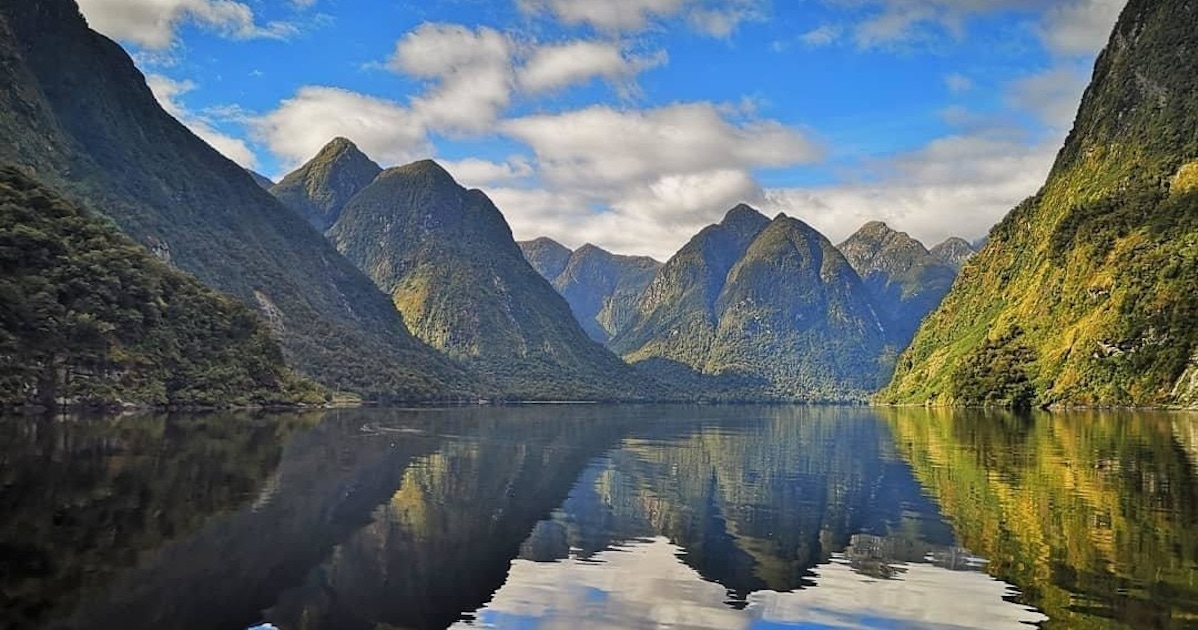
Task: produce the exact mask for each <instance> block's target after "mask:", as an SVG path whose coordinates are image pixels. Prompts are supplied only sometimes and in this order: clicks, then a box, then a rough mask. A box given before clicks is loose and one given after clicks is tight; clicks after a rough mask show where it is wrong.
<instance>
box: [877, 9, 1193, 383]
mask: <svg viewBox="0 0 1198 630" xmlns="http://www.w3.org/2000/svg"><path fill="white" fill-rule="evenodd" d="M1195 23H1198V4H1195V3H1194V2H1190V1H1188V0H1151V1H1150V0H1131V1H1130V2H1128V3H1127V6H1126V7H1125V8H1124V10H1123V13H1122V15H1121V16H1120V18H1119V21H1118V23H1117V24H1116V26H1115V29H1114V33H1113V34H1112V36H1111V39H1110V43H1109V44H1108V45H1107V47H1106V49H1105V50H1104V51H1103V53H1102V54H1101V55H1100V56H1099V58H1098V61H1097V63H1096V64H1095V67H1094V76H1093V80H1092V82H1091V84H1090V86H1089V88H1088V89H1087V90H1086V93H1085V96H1084V98H1083V99H1082V103H1081V107H1080V109H1079V111H1078V114H1077V119H1076V121H1075V123H1074V126H1073V130H1072V132H1071V133H1070V134H1069V137H1068V139H1067V140H1066V141H1065V146H1064V148H1063V149H1062V150H1061V152H1060V153H1059V154H1058V156H1057V161H1056V163H1055V164H1054V166H1053V169H1052V171H1051V172H1050V174H1049V176H1048V180H1047V182H1046V183H1045V185H1044V187H1043V188H1042V189H1041V190H1040V192H1039V193H1037V194H1036V195H1035V196H1034V197H1032V198H1030V199H1028V200H1027V201H1025V202H1024V203H1022V204H1020V205H1019V206H1018V207H1017V208H1015V209H1014V210H1013V211H1012V212H1011V213H1010V214H1009V215H1007V217H1006V218H1005V219H1004V220H1003V221H1002V222H1001V223H1000V224H999V225H997V226H995V227H994V229H993V230H991V232H990V238H989V242H988V243H987V244H986V246H985V248H984V249H983V250H982V251H981V253H979V254H978V256H977V257H976V258H975V259H973V261H971V262H970V264H969V265H967V266H966V267H965V269H964V272H963V274H962V277H961V278H960V279H959V280H958V281H957V282H956V284H955V285H954V288H953V290H952V291H951V292H950V293H949V295H948V297H947V298H946V299H945V300H944V302H943V304H942V306H941V307H940V309H939V310H937V311H936V312H934V313H933V314H932V315H931V316H930V317H929V318H928V320H927V321H926V322H925V324H924V325H923V327H922V328H921V329H920V331H919V334H918V335H917V336H916V337H915V339H914V341H913V342H912V344H911V347H910V349H909V350H908V351H907V353H906V354H905V355H904V356H903V357H902V359H901V360H900V361H899V364H898V370H897V372H896V374H895V378H894V381H893V382H892V384H891V386H890V387H889V388H888V389H887V390H886V391H885V392H883V394H882V400H885V401H890V402H906V403H924V402H928V401H930V402H933V403H937V404H991V405H1054V404H1062V405H1064V404H1070V405H1131V406H1142V405H1159V404H1170V403H1178V404H1194V402H1195V401H1198V326H1194V325H1193V322H1195V321H1198V292H1195V291H1194V290H1193V289H1194V287H1195V286H1198V248H1195V247H1194V246H1193V244H1194V242H1195V240H1196V239H1198V105H1196V103H1198V78H1196V76H1198V75H1195V73H1194V72H1193V71H1192V68H1194V67H1195V66H1198V31H1196V30H1195V29H1194V28H1193V25H1194V24H1195Z"/></svg>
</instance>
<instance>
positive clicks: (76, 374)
mask: <svg viewBox="0 0 1198 630" xmlns="http://www.w3.org/2000/svg"><path fill="white" fill-rule="evenodd" d="M0 269H3V270H4V274H3V275H2V276H0V295H3V296H4V306H3V307H0V374H3V375H4V377H3V378H0V407H9V406H21V405H32V404H40V405H43V406H46V407H53V406H55V404H56V403H57V401H59V400H66V401H68V402H70V403H80V404H85V405H89V406H110V405H117V404H121V403H132V404H141V405H165V404H171V405H215V406H224V405H230V404H241V405H245V404H250V403H257V404H271V403H286V402H297V401H300V400H302V399H303V398H305V397H308V398H309V399H310V400H309V401H310V402H317V401H319V400H320V398H319V397H316V394H317V392H316V390H315V389H314V388H311V387H308V386H307V385H306V384H305V383H303V382H300V381H298V380H297V379H295V378H294V377H293V376H292V375H291V372H290V370H288V369H287V367H286V365H285V364H284V363H283V352H282V350H281V349H280V348H279V345H278V343H276V342H275V340H274V339H272V338H271V336H270V331H269V330H267V328H266V326H265V325H264V324H262V323H261V322H260V321H259V320H258V317H257V316H256V315H255V314H254V312H253V311H251V310H250V309H249V308H247V307H246V306H244V305H242V304H241V303H239V302H237V301H235V300H233V299H231V298H228V297H225V296H223V295H220V294H218V293H216V292H214V291H212V290H210V289H208V288H207V287H205V286H204V285H202V284H200V282H199V281H198V280H196V279H195V278H193V277H191V276H190V275H188V274H185V273H183V272H181V271H178V270H177V269H173V268H171V267H170V266H169V265H167V264H166V263H164V262H162V261H161V260H159V259H157V258H155V257H154V256H153V255H152V254H150V252H148V251H146V250H145V248H143V247H140V246H138V245H137V244H136V243H134V242H133V241H131V240H129V238H127V237H126V236H125V235H123V234H121V233H120V232H118V231H117V230H116V229H114V228H113V227H112V226H111V225H109V224H107V223H105V222H103V221H101V220H100V219H98V218H96V217H95V216H93V215H92V214H90V213H88V212H85V211H83V210H81V209H79V208H78V207H76V206H75V205H74V204H72V203H70V202H68V201H66V200H64V199H63V198H62V197H61V196H59V195H58V193H56V192H54V191H52V190H49V189H47V188H45V187H44V186H42V185H41V184H39V183H37V182H36V181H34V180H32V179H30V178H29V177H27V176H26V175H24V174H23V173H22V172H21V171H19V170H17V169H15V168H11V167H0Z"/></svg>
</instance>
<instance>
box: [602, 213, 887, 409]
mask: <svg viewBox="0 0 1198 630" xmlns="http://www.w3.org/2000/svg"><path fill="white" fill-rule="evenodd" d="M886 341H887V340H886V334H885V331H884V329H883V327H882V322H881V321H880V320H879V318H878V316H877V314H876V313H875V312H874V309H873V306H872V304H871V303H870V298H869V293H868V291H867V290H866V288H865V286H864V285H863V284H862V282H861V279H860V278H859V277H858V275H857V273H856V272H855V271H854V270H853V268H852V266H851V265H850V264H849V262H848V261H847V260H846V259H845V258H844V256H843V255H842V254H841V253H840V252H839V251H837V250H836V248H835V247H834V246H833V245H832V243H831V242H829V241H828V239H827V238H825V237H824V236H823V235H822V234H820V233H819V232H817V231H816V230H814V229H813V228H811V227H810V226H808V225H806V224H805V223H803V222H802V221H799V220H797V219H792V218H790V217H787V216H785V215H779V216H778V217H776V218H775V219H774V220H772V221H771V220H769V219H767V218H766V217H765V216H763V215H761V214H760V213H758V212H757V211H756V210H753V209H752V208H749V207H748V206H738V207H737V208H735V209H733V210H732V211H731V212H729V213H728V215H727V216H726V217H725V218H724V220H723V221H722V222H721V223H720V224H718V225H714V226H709V227H707V228H705V229H704V230H703V231H701V232H700V233H699V234H698V235H696V236H695V237H694V238H693V239H691V241H690V242H689V243H687V244H686V245H685V246H684V247H683V248H682V249H681V250H679V252H678V253H677V254H675V255H674V257H673V258H671V259H670V260H669V261H668V262H667V263H666V264H665V265H664V266H663V267H662V268H661V269H660V270H659V271H658V272H657V275H656V277H655V278H654V279H653V281H652V282H651V283H650V285H649V288H648V289H646V291H645V292H644V294H643V295H642V297H641V300H640V303H639V304H638V313H637V318H636V319H635V321H634V322H633V323H632V324H631V325H630V326H629V327H628V328H627V329H626V331H625V332H623V333H621V334H619V335H617V336H616V338H615V339H614V340H613V341H612V344H611V345H612V347H613V348H615V349H616V350H617V352H620V353H621V354H623V355H624V356H625V357H626V358H627V359H629V360H631V361H650V364H649V365H650V366H654V365H659V364H662V363H665V364H667V365H669V364H672V365H679V364H680V365H682V366H686V367H688V368H690V369H691V370H692V371H693V372H695V373H698V374H701V375H706V376H713V377H722V378H725V379H734V380H735V381H736V382H735V383H733V384H731V385H730V386H729V390H730V391H731V392H735V393H734V394H733V395H734V396H736V397H749V398H761V397H764V398H777V399H806V400H848V399H860V398H863V397H864V396H865V395H866V394H867V392H869V391H872V390H873V389H875V388H876V387H877V378H878V375H879V373H882V372H884V371H885V359H884V355H885V351H886Z"/></svg>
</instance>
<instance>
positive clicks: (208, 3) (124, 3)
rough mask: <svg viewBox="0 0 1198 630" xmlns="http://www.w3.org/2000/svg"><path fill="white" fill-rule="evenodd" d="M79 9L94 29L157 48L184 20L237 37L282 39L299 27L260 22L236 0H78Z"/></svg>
mask: <svg viewBox="0 0 1198 630" xmlns="http://www.w3.org/2000/svg"><path fill="white" fill-rule="evenodd" d="M79 9H80V10H81V11H82V12H83V15H84V16H85V17H86V18H87V21H88V24H90V25H91V27H92V28H94V29H95V30H97V31H99V32H101V33H103V34H105V35H108V36H109V37H112V38H114V39H119V40H122V41H128V42H133V43H135V44H137V45H139V46H144V47H146V48H150V49H155V50H161V49H164V48H168V47H170V46H171V44H172V43H174V41H175V32H176V29H178V27H179V25H181V24H182V23H184V22H193V23H195V24H198V25H199V26H201V27H203V28H206V29H208V30H211V31H214V32H217V33H220V34H221V35H224V36H226V37H231V38H234V39H255V38H276V39H282V38H286V37H289V36H291V35H294V34H295V33H296V31H297V29H296V27H295V26H294V25H292V24H289V23H286V22H270V23H267V24H261V25H260V24H258V23H257V22H256V21H255V19H254V12H253V10H252V9H250V7H249V5H247V4H244V3H242V2H234V1H233V0H79Z"/></svg>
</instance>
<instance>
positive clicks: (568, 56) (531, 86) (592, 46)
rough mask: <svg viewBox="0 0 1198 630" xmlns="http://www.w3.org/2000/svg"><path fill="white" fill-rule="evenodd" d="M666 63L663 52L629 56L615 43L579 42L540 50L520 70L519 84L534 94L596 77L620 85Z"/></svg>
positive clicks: (539, 48)
mask: <svg viewBox="0 0 1198 630" xmlns="http://www.w3.org/2000/svg"><path fill="white" fill-rule="evenodd" d="M667 60H668V56H667V55H666V54H665V52H664V51H663V52H659V53H657V54H654V55H649V56H645V57H634V56H630V55H627V54H625V53H624V51H623V50H622V49H621V47H620V46H619V45H618V44H616V43H613V42H600V41H586V40H580V41H573V42H567V43H564V44H556V45H547V46H540V47H537V48H535V49H534V50H533V51H532V52H531V54H530V55H529V57H528V60H527V61H526V62H525V63H524V65H523V66H522V67H521V68H520V69H519V73H518V76H519V84H520V87H521V88H522V89H523V90H525V91H527V92H532V93H540V92H552V91H555V90H560V89H562V88H565V87H567V86H570V85H574V84H577V83H584V82H586V81H588V80H590V79H593V78H596V77H598V78H602V79H604V80H606V81H608V82H610V83H612V84H615V85H619V84H621V83H626V82H629V81H631V80H632V79H633V78H634V77H635V76H636V75H638V74H640V73H641V72H643V71H645V70H648V69H650V68H655V67H657V66H660V65H663V64H665V63H666V62H667Z"/></svg>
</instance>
